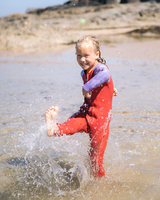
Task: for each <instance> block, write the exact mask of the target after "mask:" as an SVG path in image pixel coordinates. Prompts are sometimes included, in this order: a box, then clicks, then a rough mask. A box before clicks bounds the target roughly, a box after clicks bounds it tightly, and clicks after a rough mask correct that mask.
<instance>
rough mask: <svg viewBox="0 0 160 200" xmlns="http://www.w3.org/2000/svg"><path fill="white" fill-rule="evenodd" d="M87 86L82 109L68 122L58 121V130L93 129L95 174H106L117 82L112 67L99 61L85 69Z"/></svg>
mask: <svg viewBox="0 0 160 200" xmlns="http://www.w3.org/2000/svg"><path fill="white" fill-rule="evenodd" d="M81 75H82V79H83V82H84V85H83V89H84V90H86V91H87V92H90V93H91V97H90V98H85V99H84V103H83V105H82V106H81V107H80V110H79V111H78V112H77V113H75V114H74V115H72V116H71V117H70V118H69V119H68V120H67V121H66V122H64V123H62V124H58V132H57V134H59V135H63V134H67V135H72V134H74V133H76V132H83V131H85V132H86V133H89V137H90V141H91V148H90V153H89V154H90V158H91V163H92V168H93V174H94V176H95V177H96V176H99V177H102V176H104V175H105V170H104V167H103V155H104V151H105V148H106V145H107V141H108V136H109V123H110V120H111V115H112V97H113V82H112V77H111V75H110V72H109V70H108V67H107V66H106V65H104V64H102V63H98V64H97V65H96V66H95V67H94V68H92V69H90V70H86V71H84V70H83V71H82V73H81Z"/></svg>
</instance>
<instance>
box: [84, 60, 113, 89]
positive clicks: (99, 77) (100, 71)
mask: <svg viewBox="0 0 160 200" xmlns="http://www.w3.org/2000/svg"><path fill="white" fill-rule="evenodd" d="M94 75H95V76H94V77H93V78H92V79H90V80H89V81H88V82H87V83H86V84H84V85H83V86H82V87H83V89H84V90H85V91H86V92H89V91H90V90H92V89H93V88H96V87H98V86H99V85H101V84H103V83H104V82H109V80H110V76H111V74H110V71H109V70H108V68H107V67H106V66H105V65H103V64H102V65H98V66H97V67H95V68H94Z"/></svg>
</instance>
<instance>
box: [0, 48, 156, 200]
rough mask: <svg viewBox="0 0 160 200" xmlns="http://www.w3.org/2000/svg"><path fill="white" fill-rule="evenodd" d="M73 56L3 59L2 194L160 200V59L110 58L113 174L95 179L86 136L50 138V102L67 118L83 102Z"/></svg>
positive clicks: (109, 163)
mask: <svg viewBox="0 0 160 200" xmlns="http://www.w3.org/2000/svg"><path fill="white" fill-rule="evenodd" d="M72 55H74V50H70V51H67V52H64V53H62V55H60V57H50V56H48V57H47V58H41V59H37V60H36V59H35V58H34V59H33V58H32V59H31V58H27V59H26V58H8V62H7V63H3V59H5V58H1V59H2V60H1V61H2V62H1V64H0V65H1V74H0V80H1V82H0V87H1V99H0V107H1V109H0V118H1V121H0V126H1V130H0V183H1V184H0V199H2V200H3V199H27V200H28V199H45V200H50V199H56V200H59V199H63V200H65V199H80V200H81V199H87V200H88V199H90V200H92V199H94V200H95V199H102V200H103V199H115V200H116V199H126V200H128V199H149V200H150V199H159V191H160V178H159V177H160V169H159V165H160V157H159V155H160V145H159V137H160V132H159V130H160V126H159V124H160V118H159V115H160V110H159V99H160V93H159V91H158V90H157V87H158V86H159V85H160V80H159V76H160V70H159V61H155V62H154V61H152V62H149V61H147V60H136V59H135V60H127V59H126V60H124V59H114V58H108V65H109V67H110V70H111V73H112V75H113V80H114V84H115V86H116V87H117V89H118V97H116V98H114V102H113V118H112V122H111V126H110V137H109V142H108V146H107V149H106V152H105V156H104V166H105V169H106V177H105V178H102V179H101V180H94V179H93V177H91V176H90V170H89V159H88V149H89V146H88V143H89V138H88V135H87V134H85V133H77V134H76V135H73V136H63V137H53V138H49V137H47V136H46V127H45V124H44V113H45V111H46V110H47V109H48V108H49V107H50V106H52V105H55V106H58V107H59V115H58V121H60V122H62V121H64V120H66V119H67V118H68V117H69V116H70V115H71V114H72V113H74V112H76V111H77V110H78V108H79V106H80V105H81V104H82V101H83V98H82V96H81V84H82V81H81V77H80V70H81V69H80V68H79V67H78V65H77V64H76V62H75V60H74V59H73V57H72ZM66 58H67V59H66ZM17 60H18V61H19V62H18V61H17ZM24 60H26V62H24ZM14 61H15V62H14ZM150 69H152V70H150ZM66 74H67V76H66ZM155 85H156V86H157V87H155Z"/></svg>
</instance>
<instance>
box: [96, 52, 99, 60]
mask: <svg viewBox="0 0 160 200" xmlns="http://www.w3.org/2000/svg"><path fill="white" fill-rule="evenodd" d="M98 58H99V51H97V52H96V59H98Z"/></svg>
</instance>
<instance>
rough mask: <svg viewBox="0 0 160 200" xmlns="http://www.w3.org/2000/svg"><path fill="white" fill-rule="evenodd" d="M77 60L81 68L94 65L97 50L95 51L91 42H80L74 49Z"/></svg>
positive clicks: (88, 67)
mask: <svg viewBox="0 0 160 200" xmlns="http://www.w3.org/2000/svg"><path fill="white" fill-rule="evenodd" d="M76 54H77V62H78V64H79V65H80V66H81V67H82V69H83V70H88V69H91V68H92V67H94V66H95V65H96V64H97V63H98V61H97V58H98V57H99V52H96V53H95V50H94V46H93V44H92V43H91V42H86V43H82V44H80V45H78V46H77V49H76Z"/></svg>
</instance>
